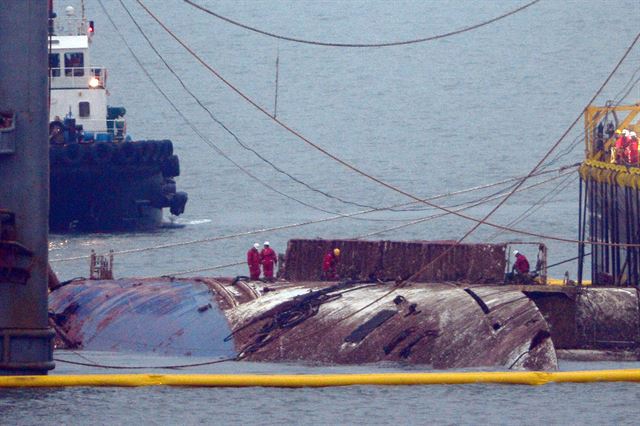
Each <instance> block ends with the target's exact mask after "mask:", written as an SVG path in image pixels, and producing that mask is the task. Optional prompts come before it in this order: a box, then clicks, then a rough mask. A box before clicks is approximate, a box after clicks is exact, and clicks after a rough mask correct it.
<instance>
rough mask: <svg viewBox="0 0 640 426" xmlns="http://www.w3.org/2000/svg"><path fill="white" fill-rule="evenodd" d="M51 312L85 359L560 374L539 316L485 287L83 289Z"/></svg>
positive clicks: (109, 285) (522, 302)
mask: <svg viewBox="0 0 640 426" xmlns="http://www.w3.org/2000/svg"><path fill="white" fill-rule="evenodd" d="M50 306H51V308H52V310H53V311H54V314H53V315H52V318H54V319H55V323H56V325H57V328H59V330H61V331H62V332H63V333H64V335H65V338H66V339H71V340H73V341H75V342H76V343H77V344H78V345H79V346H80V347H82V348H85V349H92V350H112V351H121V350H125V351H127V350H128V351H142V352H155V353H162V354H179V355H201V356H234V355H237V356H238V357H239V358H241V359H247V360H254V361H302V362H317V363H328V364H358V363H370V362H381V361H390V362H401V363H407V364H425V365H430V366H433V367H434V368H466V367H481V366H485V367H499V368H503V367H504V368H509V367H511V368H516V369H521V368H525V369H534V370H549V369H555V368H556V367H557V361H556V357H555V352H554V347H553V343H552V340H551V339H550V338H549V329H548V326H547V324H546V322H545V320H544V318H543V317H542V315H541V314H540V312H539V311H538V309H537V308H536V306H535V305H534V304H533V303H532V302H531V301H530V300H529V299H528V298H527V297H525V296H524V294H523V293H522V292H519V291H504V290H503V289H500V288H495V287H487V286H475V287H471V288H468V287H457V286H453V285H445V284H428V285H427V284H421V283H420V284H418V283H410V284H407V285H405V286H403V287H401V288H396V287H394V286H392V285H391V284H387V285H382V284H378V283H375V284H372V283H342V284H339V283H326V282H304V283H288V282H278V283H276V284H269V285H268V287H267V286H265V284H264V283H262V282H245V281H238V280H231V279H228V278H226V279H225V278H221V279H212V278H195V279H169V278H158V279H140V280H136V279H127V280H113V281H107V280H103V281H90V280H87V281H76V282H72V283H71V284H68V285H66V286H64V287H62V288H60V289H58V290H55V291H54V292H52V293H51V295H50ZM231 330H235V333H233V334H232V333H231ZM227 336H231V337H230V338H229V339H226V340H225V337H227ZM227 340H229V341H227Z"/></svg>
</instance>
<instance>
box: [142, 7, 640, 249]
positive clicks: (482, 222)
mask: <svg viewBox="0 0 640 426" xmlns="http://www.w3.org/2000/svg"><path fill="white" fill-rule="evenodd" d="M135 1H136V2H137V3H138V4H139V5H140V7H142V9H143V10H144V11H145V12H146V13H147V14H148V15H149V16H150V17H151V18H152V19H153V20H154V21H156V23H157V24H158V25H160V27H162V29H163V30H164V31H165V32H166V33H167V34H168V35H170V36H171V37H172V38H173V39H174V40H176V42H178V43H179V44H180V45H181V46H182V47H183V48H184V49H185V50H186V51H187V52H188V53H189V54H190V55H192V56H193V57H194V58H195V59H196V60H197V61H198V62H200V64H201V65H202V66H204V67H205V68H206V69H207V70H209V71H210V72H211V73H212V74H213V75H214V76H215V77H216V78H218V79H219V80H220V81H222V82H223V83H224V84H225V85H226V86H227V87H229V88H230V89H231V90H232V91H233V92H235V93H236V94H238V95H239V96H240V97H242V98H243V99H244V100H245V101H247V102H248V103H249V104H251V105H252V106H253V107H254V108H256V109H258V110H259V111H260V112H262V113H263V114H264V115H265V116H267V117H268V118H269V119H270V120H272V121H274V122H275V123H277V124H278V125H279V126H280V127H282V128H283V129H285V130H287V131H288V132H289V133H291V134H293V135H295V136H296V137H297V138H298V139H300V140H302V141H303V142H304V143H306V144H307V145H309V146H311V147H313V148H315V149H316V150H318V151H320V152H321V153H323V154H324V155H326V156H327V157H329V158H331V159H333V160H334V161H336V162H337V163H339V164H342V165H343V166H344V167H346V168H348V169H350V170H352V171H353V172H355V173H357V174H359V175H361V176H363V177H365V178H367V179H369V180H372V181H374V182H376V183H378V184H379V185H381V186H384V187H386V188H388V189H390V190H392V191H394V192H397V193H399V194H402V195H404V196H406V197H408V198H410V199H413V200H415V201H420V202H423V203H425V204H427V205H429V206H431V207H434V208H437V209H440V210H443V211H448V212H450V213H452V214H454V215H456V216H458V217H461V218H464V219H467V220H469V221H472V222H475V226H474V227H473V228H472V229H471V230H470V231H469V233H473V232H475V230H476V229H477V228H478V227H479V226H480V225H486V226H492V227H495V228H498V229H507V227H504V226H502V225H498V224H495V223H492V222H489V221H488V220H487V219H488V217H491V215H493V213H494V211H495V210H494V211H492V212H490V213H489V214H488V216H487V217H486V218H484V219H477V218H474V217H471V216H468V215H465V214H462V213H459V212H454V211H452V210H450V209H446V208H443V207H441V206H438V205H436V204H433V203H430V202H427V201H424V200H421V199H420V198H419V197H417V196H416V195H414V194H411V193H409V192H407V191H405V190H403V189H401V188H398V187H396V186H394V185H392V184H390V183H388V182H386V181H384V180H382V179H380V178H378V177H375V176H373V175H371V174H369V173H366V172H364V171H363V170H361V169H359V168H357V167H356V166H354V165H353V164H351V163H349V162H347V161H345V160H343V159H341V158H339V157H337V156H336V155H334V154H332V153H331V152H329V151H328V150H327V149H325V148H323V147H321V146H319V145H318V144H316V143H314V142H312V141H311V140H309V139H308V138H306V137H305V136H304V135H302V134H301V133H300V132H298V131H296V130H294V129H293V128H291V127H290V126H289V125H287V124H286V123H284V122H283V121H281V120H280V119H278V118H276V117H273V116H272V115H271V114H270V113H269V112H268V111H267V110H265V109H264V108H263V107H261V106H260V105H259V104H258V103H257V102H256V101H254V100H253V99H251V98H250V97H249V96H247V95H246V94H245V93H244V92H242V91H241V90H240V89H238V88H237V87H236V86H234V85H233V84H232V83H231V82H229V81H228V80H227V79H226V78H224V77H223V76H222V75H221V74H220V73H219V72H218V71H217V70H215V69H214V68H213V67H212V66H211V65H209V64H208V63H207V62H205V61H204V60H203V59H202V58H201V57H200V56H199V55H198V54H197V53H196V52H195V51H194V50H193V49H191V47H189V46H188V45H187V44H186V43H185V42H184V41H183V40H182V39H181V38H179V37H178V36H177V35H176V34H175V33H173V31H171V29H169V28H168V27H167V26H166V25H165V24H164V23H163V22H162V21H161V20H160V19H159V18H158V17H157V16H156V15H155V14H154V13H153V12H152V11H151V10H149V8H148V7H147V6H146V5H145V4H144V3H143V2H142V0H135ZM638 38H640V33H638V34H637V35H636V37H635V38H634V40H633V42H632V43H631V45H630V46H629V47H628V48H627V50H626V52H625V53H624V55H623V57H622V58H621V59H620V61H619V62H618V63H617V64H616V66H615V68H614V70H613V71H612V72H611V73H610V74H609V76H608V77H607V79H606V81H605V82H604V83H603V85H602V86H601V88H600V89H599V90H598V91H597V93H596V95H594V96H593V97H592V99H591V100H590V102H589V103H588V104H587V105H589V104H591V103H592V102H593V100H595V98H596V97H597V96H598V95H599V94H600V92H601V91H602V89H603V88H604V86H606V84H607V83H608V82H609V80H610V79H611V77H612V76H613V75H614V74H615V72H616V71H617V70H618V68H619V67H620V65H621V64H622V62H623V61H624V60H625V59H626V57H627V56H628V55H629V53H630V52H631V50H632V49H633V47H634V46H635V44H636V43H637V41H638ZM585 108H586V107H585ZM582 111H584V108H583V109H582V110H581V112H580V114H579V115H578V117H577V118H576V119H575V120H574V121H573V122H572V124H571V125H570V126H569V128H568V129H567V130H565V132H564V133H563V134H562V136H561V137H560V138H559V139H558V140H557V141H556V143H554V144H553V146H552V147H551V148H550V149H549V150H548V152H547V153H546V154H545V155H544V156H543V157H542V159H541V160H540V162H539V163H538V164H537V165H536V166H535V167H534V169H533V170H532V171H531V172H530V173H529V174H528V175H527V176H525V177H524V178H523V180H522V181H521V182H520V183H518V185H516V188H517V187H519V185H522V183H523V182H524V181H526V180H527V179H529V178H530V177H531V176H532V175H533V174H534V173H535V171H536V170H538V168H540V166H541V165H542V164H543V163H544V161H545V160H546V159H547V158H548V157H549V156H550V155H551V153H553V151H555V149H556V148H557V147H558V145H560V143H561V142H562V141H563V140H564V138H565V137H566V136H567V134H568V133H569V132H570V131H571V130H572V129H573V128H574V127H575V125H576V123H577V122H578V121H579V120H580V118H581V117H582ZM513 192H514V191H513V189H512V193H513ZM508 199H509V197H506V198H505V199H504V200H503V201H502V202H501V203H500V204H498V206H496V208H495V209H496V210H497V209H498V208H500V207H502V205H503V204H504V203H505V202H506V201H507V200H508ZM511 231H512V232H515V233H520V234H522V235H529V236H534V237H537V238H543V239H550V240H556V241H564V242H567V243H575V242H576V240H574V239H570V238H561V237H553V236H550V235H544V234H539V233H534V232H528V231H524V230H516V229H511ZM464 238H466V237H464ZM592 243H594V244H595V242H592ZM606 244H618V245H623V246H627V247H630V246H631V245H629V244H621V243H606Z"/></svg>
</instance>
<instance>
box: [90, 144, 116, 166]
mask: <svg viewBox="0 0 640 426" xmlns="http://www.w3.org/2000/svg"><path fill="white" fill-rule="evenodd" d="M90 146H91V158H92V159H93V161H95V162H96V163H98V164H104V163H108V162H109V161H111V158H112V157H113V150H114V147H113V144H112V143H109V142H94V143H93V144H91V145H90Z"/></svg>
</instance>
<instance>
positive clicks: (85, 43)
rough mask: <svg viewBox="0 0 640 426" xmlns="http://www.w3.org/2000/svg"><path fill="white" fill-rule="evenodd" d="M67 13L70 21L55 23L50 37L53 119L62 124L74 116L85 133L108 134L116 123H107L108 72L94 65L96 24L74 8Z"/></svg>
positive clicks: (64, 20)
mask: <svg viewBox="0 0 640 426" xmlns="http://www.w3.org/2000/svg"><path fill="white" fill-rule="evenodd" d="M65 12H66V15H67V16H66V19H62V20H56V21H55V26H53V24H52V35H51V36H50V37H49V48H50V49H49V80H50V85H51V108H50V113H49V120H50V121H61V120H62V119H63V118H64V117H66V116H71V117H74V118H75V119H76V124H77V125H81V126H82V128H83V129H84V131H88V132H107V130H108V129H109V128H111V129H113V123H108V122H107V120H108V112H109V111H108V107H107V90H106V80H107V70H106V69H105V68H102V67H92V66H90V64H91V62H90V57H89V46H90V44H91V37H92V35H93V31H94V26H93V22H92V21H89V22H87V20H86V19H85V18H76V17H75V16H74V15H75V11H74V9H73V7H71V6H69V7H67V8H66V9H65ZM109 124H111V126H109Z"/></svg>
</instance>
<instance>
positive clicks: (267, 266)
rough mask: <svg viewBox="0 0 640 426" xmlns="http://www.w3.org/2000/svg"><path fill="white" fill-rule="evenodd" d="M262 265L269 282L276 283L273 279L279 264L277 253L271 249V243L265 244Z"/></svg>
mask: <svg viewBox="0 0 640 426" xmlns="http://www.w3.org/2000/svg"><path fill="white" fill-rule="evenodd" d="M260 263H262V271H263V273H264V278H265V280H267V281H270V282H273V281H275V280H274V278H273V267H274V265H276V264H277V263H278V256H277V255H276V252H275V251H273V249H272V248H271V247H269V241H265V242H264V248H263V249H262V251H261V252H260Z"/></svg>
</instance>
